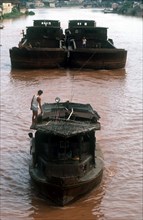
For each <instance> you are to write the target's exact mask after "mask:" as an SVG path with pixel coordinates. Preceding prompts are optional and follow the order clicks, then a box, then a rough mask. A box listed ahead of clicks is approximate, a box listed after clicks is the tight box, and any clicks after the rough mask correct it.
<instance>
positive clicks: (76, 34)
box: [10, 20, 127, 69]
mask: <svg viewBox="0 0 143 220" xmlns="http://www.w3.org/2000/svg"><path fill="white" fill-rule="evenodd" d="M22 34H23V37H22V39H21V41H20V42H19V45H18V46H17V47H13V48H11V49H10V59H11V66H12V68H22V69H24V68H28V69H30V68H32V69H36V68H61V67H62V68H71V69H72V68H79V69H82V68H86V69H120V68H124V67H125V64H126V58H127V51H126V50H125V49H117V48H116V47H115V46H114V43H113V40H112V39H108V38H107V28H105V27H96V22H95V21H94V20H70V21H69V24H68V28H67V29H65V33H64V34H63V30H62V29H61V26H60V22H59V21H58V20H34V23H33V26H30V27H27V29H26V34H25V33H24V31H23V32H22ZM84 40H86V44H85V45H83V41H84Z"/></svg>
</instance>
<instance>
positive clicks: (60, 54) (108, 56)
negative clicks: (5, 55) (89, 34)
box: [10, 47, 127, 69]
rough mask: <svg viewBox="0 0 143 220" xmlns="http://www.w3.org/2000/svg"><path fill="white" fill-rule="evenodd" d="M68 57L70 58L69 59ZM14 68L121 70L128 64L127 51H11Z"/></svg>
mask: <svg viewBox="0 0 143 220" xmlns="http://www.w3.org/2000/svg"><path fill="white" fill-rule="evenodd" d="M67 57H68V58H67ZM10 58H11V65H12V68H23V69H38V68H59V67H70V68H89V69H120V68H124V67H125V64H126V58H127V51H126V50H124V49H83V48H82V49H76V50H71V51H69V52H67V51H66V50H63V49H58V48H55V49H53V48H52V49H51V48H49V49H43V48H33V49H26V48H24V49H19V48H17V47H15V48H12V49H10Z"/></svg>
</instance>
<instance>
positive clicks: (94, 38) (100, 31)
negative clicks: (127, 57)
mask: <svg viewBox="0 0 143 220" xmlns="http://www.w3.org/2000/svg"><path fill="white" fill-rule="evenodd" d="M67 30H69V31H70V38H71V39H72V41H73V40H74V41H75V45H76V48H82V47H83V38H85V39H86V48H114V46H113V44H111V42H110V41H108V39H107V28H106V27H96V23H95V21H93V20H89V21H88V20H71V21H69V25H68V29H67ZM67 30H66V32H67ZM66 32H65V33H66ZM112 43H113V42H112ZM71 44H72V42H71ZM74 49H75V48H74Z"/></svg>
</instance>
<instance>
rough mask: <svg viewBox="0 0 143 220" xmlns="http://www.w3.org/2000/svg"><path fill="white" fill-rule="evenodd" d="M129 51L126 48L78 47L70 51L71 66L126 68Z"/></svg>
mask: <svg viewBox="0 0 143 220" xmlns="http://www.w3.org/2000/svg"><path fill="white" fill-rule="evenodd" d="M126 59H127V51H126V50H124V49H89V48H86V49H83V48H82V49H77V50H73V51H70V58H69V66H70V67H71V68H90V69H120V68H124V67H125V64H126Z"/></svg>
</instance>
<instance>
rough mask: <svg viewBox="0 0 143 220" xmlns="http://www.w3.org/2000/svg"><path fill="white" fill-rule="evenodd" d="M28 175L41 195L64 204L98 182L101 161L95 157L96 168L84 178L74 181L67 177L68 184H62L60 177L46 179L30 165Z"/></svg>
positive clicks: (99, 179)
mask: <svg viewBox="0 0 143 220" xmlns="http://www.w3.org/2000/svg"><path fill="white" fill-rule="evenodd" d="M30 175H31V177H32V179H33V180H34V182H35V183H36V184H37V186H38V189H39V191H40V193H41V194H42V195H44V196H45V197H47V198H49V199H50V200H51V201H53V202H54V203H55V204H57V205H59V206H64V205H66V204H68V203H70V202H73V201H75V200H76V199H78V198H79V197H81V196H82V195H84V194H86V193H88V192H90V191H91V190H92V189H93V188H95V187H96V186H97V185H99V184H100V182H101V180H102V175H103V162H102V160H101V159H99V158H97V162H96V168H93V169H92V170H91V171H90V172H89V173H88V174H87V175H86V176H85V177H84V178H79V179H78V180H77V181H76V182H72V181H71V180H70V178H69V181H68V184H67V183H65V184H64V181H62V178H59V181H55V182H52V181H50V180H49V181H48V180H47V179H46V178H42V176H41V175H40V173H39V174H38V170H36V168H33V167H32V166H30ZM57 179H58V178H57Z"/></svg>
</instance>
